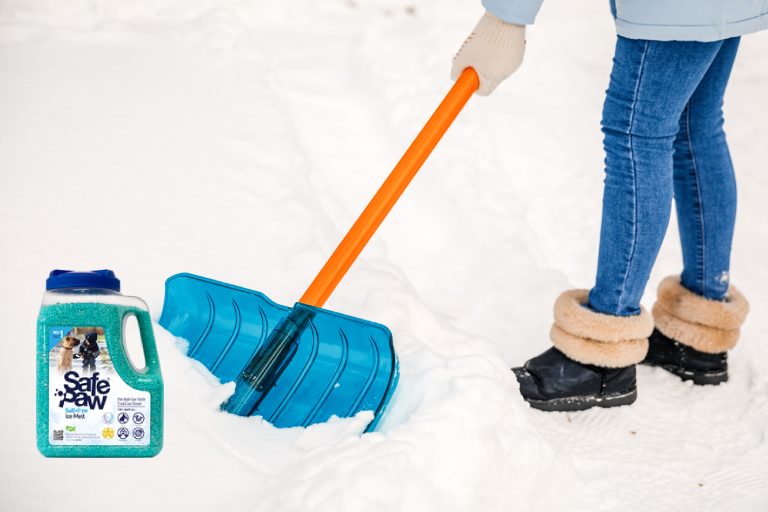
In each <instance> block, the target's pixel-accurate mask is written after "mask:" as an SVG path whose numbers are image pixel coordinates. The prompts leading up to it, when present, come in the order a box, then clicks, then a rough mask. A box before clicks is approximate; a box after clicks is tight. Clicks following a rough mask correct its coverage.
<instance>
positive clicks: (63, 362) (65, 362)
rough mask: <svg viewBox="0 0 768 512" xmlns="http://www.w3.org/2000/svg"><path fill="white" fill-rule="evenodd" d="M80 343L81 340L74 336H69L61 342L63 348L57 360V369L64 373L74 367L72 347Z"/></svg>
mask: <svg viewBox="0 0 768 512" xmlns="http://www.w3.org/2000/svg"><path fill="white" fill-rule="evenodd" d="M78 345H80V340H78V339H77V338H75V337H73V336H67V337H66V338H64V339H63V340H62V342H61V350H59V357H58V360H57V361H56V369H57V370H58V371H59V373H64V372H67V371H69V370H71V369H72V349H73V348H75V347H76V346H78Z"/></svg>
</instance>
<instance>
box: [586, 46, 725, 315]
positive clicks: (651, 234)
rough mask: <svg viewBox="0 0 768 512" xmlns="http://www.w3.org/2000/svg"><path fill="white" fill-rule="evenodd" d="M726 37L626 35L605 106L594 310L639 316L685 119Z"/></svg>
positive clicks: (668, 204) (665, 213) (667, 211)
mask: <svg viewBox="0 0 768 512" xmlns="http://www.w3.org/2000/svg"><path fill="white" fill-rule="evenodd" d="M721 46H722V41H715V42H710V43H702V42H697V41H648V40H638V39H627V38H624V37H621V36H619V38H618V40H617V43H616V54H615V56H614V61H613V70H612V72H611V81H610V86H609V88H608V91H607V96H606V100H605V105H604V107H603V121H602V125H603V133H604V134H605V139H604V145H605V152H606V159H605V165H606V168H605V173H606V178H605V191H604V194H603V217H602V227H601V232H600V253H599V257H598V266H597V279H596V283H595V287H594V288H593V289H592V290H591V291H590V293H589V307H591V308H592V309H594V310H596V311H599V312H602V313H608V314H611V315H619V316H629V315H636V314H639V313H640V299H641V298H642V295H643V292H644V291H645V285H646V284H647V282H648V278H649V276H650V273H651V268H652V267H653V264H654V262H655V261H656V256H657V255H658V252H659V248H660V247H661V242H662V241H663V239H664V234H665V233H666V230H667V225H668V224H669V216H670V213H671V209H672V194H673V154H674V146H673V144H674V141H675V138H676V135H677V133H678V130H679V121H680V116H681V114H682V113H683V110H684V109H685V106H686V105H687V104H688V101H689V100H690V98H691V96H692V95H693V93H694V91H695V90H696V88H697V86H698V85H699V82H700V81H701V80H702V78H703V77H704V75H705V73H706V72H707V70H708V69H709V67H710V65H711V64H712V62H713V61H714V59H715V57H716V56H717V54H718V51H719V49H720V47H721Z"/></svg>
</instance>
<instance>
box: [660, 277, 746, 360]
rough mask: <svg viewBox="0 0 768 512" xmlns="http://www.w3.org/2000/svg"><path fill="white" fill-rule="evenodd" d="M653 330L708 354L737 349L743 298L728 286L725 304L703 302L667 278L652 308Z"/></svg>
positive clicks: (675, 281) (742, 318) (709, 301)
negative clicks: (654, 323) (655, 329)
mask: <svg viewBox="0 0 768 512" xmlns="http://www.w3.org/2000/svg"><path fill="white" fill-rule="evenodd" d="M652 311H653V319H654V320H655V321H656V328H657V329H658V330H659V332H661V333H662V334H663V335H664V336H666V337H668V338H671V339H673V340H675V341H677V342H679V343H682V344H683V345H687V346H689V347H691V348H694V349H696V350H698V351H700V352H705V353H707V354H720V353H723V352H726V351H728V350H730V349H732V348H733V347H735V346H736V342H737V341H739V335H740V334H741V331H740V328H741V325H742V324H743V323H744V320H745V319H746V318H747V313H749V303H748V302H747V299H746V297H744V295H743V294H742V293H741V292H740V291H739V290H737V289H736V287H735V286H733V285H731V287H730V288H729V289H728V298H727V299H726V300H724V301H717V300H711V299H706V298H704V297H702V296H700V295H696V294H695V293H693V292H691V291H690V290H688V289H686V288H685V287H683V285H681V284H680V276H669V277H666V278H664V280H663V281H661V283H660V284H659V291H658V300H657V301H656V304H654V305H653V310H652Z"/></svg>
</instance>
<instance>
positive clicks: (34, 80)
mask: <svg viewBox="0 0 768 512" xmlns="http://www.w3.org/2000/svg"><path fill="white" fill-rule="evenodd" d="M482 12H483V10H482V7H481V6H480V2H479V0H386V1H385V0H280V1H274V0H258V1H255V0H254V1H250V2H237V1H224V0H221V1H213V0H210V1H208V0H196V1H187V2H181V1H177V0H160V1H154V2H151V1H125V0H101V1H98V0H90V1H89V0H68V1H67V2H49V1H44V0H39V1H31V0H7V1H5V2H2V3H1V4H0V190H1V191H2V199H1V200H0V237H2V238H1V239H0V240H1V247H2V249H0V257H1V258H2V260H0V262H1V263H2V270H0V272H1V273H0V290H2V295H1V296H0V325H2V332H3V333H4V334H5V336H4V341H5V343H4V347H5V354H6V357H5V358H4V361H5V363H4V365H3V366H4V368H5V369H4V371H3V372H2V374H1V376H0V379H1V380H0V383H1V384H2V390H3V392H2V397H3V400H2V407H0V425H2V428H1V429H0V509H2V510H9V511H11V510H13V511H16V510H41V511H42V510H45V511H48V510H73V511H74V510H77V511H83V510H106V509H108V510H131V511H135V510H160V509H161V508H162V509H164V510H205V511H208V510H223V511H241V510H265V511H283V510H285V511H288V510H328V511H331V510H332V511H337V510H349V511H361V510H382V511H383V510H414V511H415V510H418V511H430V510H434V511H476V510H478V511H479V510H525V511H533V510H542V511H566V510H567V511H576V510H584V511H587V510H589V511H595V510H617V511H618V510H621V511H627V510H633V511H634V510H649V511H650V510H653V511H658V510H665V511H680V510H696V511H704V510H712V511H715V510H717V511H757V510H766V509H768V442H767V441H766V435H767V434H768V350H767V349H768V291H767V290H768V264H767V263H766V254H767V252H766V251H767V250H768V228H766V221H767V219H768V201H766V200H765V195H766V193H768V169H767V168H766V167H767V166H768V164H766V162H768V145H766V142H765V141H766V140H768V122H766V117H768V94H766V92H768V64H767V63H766V59H765V55H766V53H767V52H768V33H763V34H757V35H751V36H748V37H745V38H744V39H743V41H742V47H741V49H740V55H739V57H738V59H737V61H736V67H735V69H734V71H733V76H732V80H731V85H730V88H729V90H728V94H727V96H726V106H725V110H726V119H727V121H726V129H727V131H728V136H729V141H730V144H731V149H732V153H733V159H734V162H735V166H736V169H737V177H738V180H739V185H740V206H739V217H738V225H737V230H736V240H735V247H734V253H733V264H732V269H733V270H732V276H733V281H734V283H736V284H737V285H738V286H739V287H740V288H741V289H742V290H743V291H744V292H745V294H746V295H747V297H748V298H749V299H750V301H751V306H752V313H751V315H750V317H749V319H748V321H747V324H746V325H745V327H744V330H743V337H742V340H741V342H740V344H739V346H738V347H737V348H736V349H735V350H734V351H733V353H732V356H731V359H730V361H731V380H730V381H729V382H728V383H727V384H723V385H721V386H718V387H707V388H700V387H693V386H691V385H687V384H684V383H682V382H680V381H679V380H677V379H676V378H674V377H672V376H671V375H669V374H667V373H665V372H664V371H662V370H655V369H648V368H640V369H639V375H638V380H639V393H640V396H639V398H638V400H637V402H636V403H635V404H634V405H632V406H630V407H622V408H618V409H613V410H590V411H585V412H581V413H571V414H565V413H555V414H551V413H542V412H539V411H534V410H531V409H530V408H529V407H528V406H527V405H526V404H525V403H524V402H523V400H522V399H521V397H520V395H519V393H518V390H517V384H516V382H515V379H514V377H513V375H512V373H511V372H510V371H509V370H508V367H509V366H510V365H519V364H522V363H523V362H524V361H525V360H526V359H527V358H529V357H531V356H534V355H536V354H538V353H540V352H541V351H543V350H544V349H546V348H547V347H548V346H549V341H548V336H547V335H548V331H549V325H550V323H551V308H552V304H553V301H554V299H555V297H556V296H557V295H558V294H559V293H560V292H561V291H563V290H564V289H566V288H569V287H585V288H586V287H589V286H591V285H592V283H593V279H594V269H595V266H596V260H597V242H598V235H599V222H600V201H601V194H602V179H603V164H602V159H603V152H602V135H601V133H600V127H599V120H600V112H601V107H602V101H603V96H604V91H605V89H606V87H607V84H608V76H609V72H610V67H611V57H612V52H613V45H614V42H615V33H614V28H613V23H612V19H611V17H610V14H609V11H608V5H607V2H605V1H599V2H597V1H595V2H585V1H582V2H574V1H572V0H547V2H545V3H544V8H543V9H542V11H541V13H540V15H539V17H538V21H537V24H536V25H535V26H533V27H532V28H530V29H529V32H528V46H527V48H528V52H527V55H526V62H525V64H524V65H523V67H522V68H521V70H520V71H519V73H518V74H516V75H515V76H514V77H513V78H512V79H510V80H509V81H508V82H506V83H504V84H503V85H502V86H501V87H500V88H499V90H498V91H497V92H496V93H494V94H493V95H492V96H491V97H489V98H473V99H472V100H471V101H470V103H469V104H468V105H467V107H466V109H465V111H464V112H463V113H462V114H461V115H460V116H459V118H458V119H457V121H456V123H455V124H454V126H453V127H452V128H451V130H450V131H449V132H448V134H447V135H446V137H445V139H444V140H443V141H442V143H441V144H440V145H439V146H438V148H437V149H436V151H435V152H434V154H433V155H432V157H431V158H430V160H429V161H428V162H427V164H426V165H425V166H424V168H423V169H422V171H421V172H420V174H419V175H418V176H417V177H416V179H415V180H414V182H413V183H412V185H411V187H410V188H409V190H408V191H407V192H406V193H405V195H404V196H403V198H402V199H401V201H400V203H399V204H398V205H397V206H396V208H395V209H394V210H393V211H392V213H391V215H390V218H389V219H387V221H386V222H385V223H384V225H383V226H382V228H381V230H380V232H379V233H378V234H377V235H376V236H375V237H374V239H373V240H372V241H371V244H370V246H369V247H368V248H367V249H366V250H365V251H364V252H363V254H362V256H361V258H360V260H359V261H358V262H357V263H356V264H355V266H354V267H353V268H352V270H351V271H350V273H349V275H348V276H347V277H346V278H345V279H344V281H343V282H342V284H341V285H340V287H339V288H338V290H337V291H336V292H335V294H334V295H333V296H332V298H331V300H330V301H329V302H328V304H327V305H326V307H327V308H329V309H332V310H336V311H339V312H343V313H346V314H350V315H355V316H359V317H362V318H366V319H369V320H373V321H376V322H381V323H383V324H385V325H387V326H389V327H390V329H391V330H392V331H393V334H394V337H395V343H396V347H397V350H398V353H399V356H400V365H401V371H402V378H401V380H400V386H399V388H398V391H397V394H396V396H395V399H394V402H393V404H392V406H391V410H390V412H389V414H388V416H387V417H386V418H385V420H384V422H383V423H382V429H381V430H382V431H381V432H378V433H373V434H366V435H363V436H360V435H359V433H360V431H361V430H362V428H363V425H364V424H365V422H366V420H367V419H368V418H365V417H360V418H353V419H348V420H343V421H337V422H332V423H328V424H324V425H316V426H313V427H310V428H308V429H299V428H297V429H288V430H278V429H275V428H273V427H271V426H270V425H269V424H266V423H264V422H262V421H261V420H260V419H259V418H238V417H233V416H229V415H225V414H222V413H218V412H217V405H218V404H219V403H220V402H221V401H222V399H223V398H224V397H225V396H226V394H227V393H228V392H229V391H231V388H230V387H228V386H220V385H218V384H217V383H216V382H215V381H213V380H212V379H211V377H210V375H209V374H207V372H205V371H204V370H202V369H201V367H200V366H199V365H198V364H196V363H194V362H193V361H191V360H189V359H187V358H186V357H185V356H184V355H183V352H182V351H181V350H180V349H179V347H183V346H184V342H183V341H182V340H177V339H174V337H173V336H171V335H170V334H168V333H167V332H165V331H164V330H163V329H162V328H160V327H159V326H157V325H156V326H155V332H156V336H157V341H158V343H159V350H160V356H161V365H162V369H163V375H164V380H165V386H166V423H165V447H164V449H163V451H162V453H161V454H160V455H159V456H158V457H156V458H153V459H146V460H128V459H108V460H95V459H93V460H88V459H45V458H43V457H42V456H41V455H40V454H39V453H38V452H37V450H36V447H35V412H34V411H35V406H34V400H35V395H34V387H35V342H34V340H35V322H36V315H37V311H38V308H39V302H40V299H41V296H42V293H43V289H44V280H45V278H46V277H47V273H48V272H49V271H50V270H52V269H54V268H76V269H98V268H105V267H106V268H111V269H113V270H115V271H116V272H117V274H118V276H119V277H120V278H121V280H122V283H123V290H124V292H125V293H127V294H131V295H138V296H141V297H143V298H144V299H145V300H147V302H148V303H149V305H150V307H151V309H152V314H153V318H154V319H155V320H157V319H158V317H159V314H160V311H161V309H162V302H163V282H164V280H165V279H166V278H167V277H168V276H170V275H172V274H175V273H178V272H182V271H184V272H192V273H196V274H200V275H204V276H207V277H211V278H214V279H218V280H221V281H227V282H232V283H236V284H238V285H241V286H245V287H248V288H253V289H257V290H260V291H262V292H264V293H266V294H267V295H269V296H270V297H271V298H272V299H273V300H275V301H277V302H279V303H282V304H286V305H290V304H292V303H293V302H295V301H296V300H297V299H298V298H299V297H300V296H301V294H302V292H303V291H304V289H305V287H306V286H308V284H309V283H310V282H311V280H312V278H313V277H314V275H315V273H316V272H317V271H318V270H319V269H320V267H321V266H322V263H323V262H324V261H325V258H327V257H328V256H329V255H330V253H331V252H332V250H333V249H334V248H335V244H336V243H338V241H339V240H340V238H341V237H342V236H343V234H344V232H345V231H346V229H347V228H348V227H349V226H350V225H351V223H352V222H353V221H354V219H355V218H356V216H357V214H358V213H359V212H360V211H361V210H362V208H363V207H364V206H365V204H366V203H367V201H368V200H369V199H370V197H371V196H372V195H373V193H374V192H375V190H376V189H377V188H378V186H379V185H380V184H381V182H382V181H383V180H384V178H385V177H386V175H387V174H388V173H389V171H390V170H391V168H392V167H393V166H394V165H395V163H396V162H397V160H398V159H399V157H400V156H401V155H402V153H403V152H404V151H405V149H406V148H407V146H408V144H409V143H410V141H411V140H412V139H413V137H414V136H415V135H416V133H417V132H418V130H419V129H420V128H421V126H422V125H423V123H424V122H425V121H426V119H427V118H428V117H429V115H430V114H431V112H432V110H433V109H434V108H435V107H436V106H437V104H438V103H439V101H440V99H441V97H442V96H443V95H444V94H445V93H446V92H447V90H448V89H449V87H450V85H451V84H450V82H449V80H448V74H449V69H450V62H451V58H452V57H453V54H454V53H455V51H456V50H457V48H458V46H460V44H461V43H462V41H463V40H464V38H465V37H466V35H467V34H468V33H469V31H470V30H471V29H472V27H473V26H474V24H475V22H476V20H477V19H479V17H480V16H481V14H482ZM673 223H674V219H673ZM680 259H681V257H680V249H679V241H678V236H677V232H676V228H675V226H674V224H673V225H672V226H671V229H670V231H669V236H668V239H667V241H666V243H665V245H664V247H663V249H662V253H661V255H660V257H659V260H658V263H657V265H656V269H655V270H654V273H653V276H652V279H651V282H650V283H649V286H648V289H647V294H646V297H645V300H644V303H645V305H646V307H649V306H650V305H652V304H653V301H654V299H655V287H656V285H657V283H658V282H659V281H660V280H661V278H662V277H664V276H665V275H668V274H671V273H675V272H679V271H680V269H681V267H680V265H681V263H680Z"/></svg>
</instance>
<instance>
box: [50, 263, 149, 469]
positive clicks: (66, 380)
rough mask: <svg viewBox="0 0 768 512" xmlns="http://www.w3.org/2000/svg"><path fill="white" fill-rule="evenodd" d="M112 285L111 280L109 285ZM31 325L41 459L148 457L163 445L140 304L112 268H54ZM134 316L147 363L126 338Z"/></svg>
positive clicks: (145, 313) (144, 310)
mask: <svg viewBox="0 0 768 512" xmlns="http://www.w3.org/2000/svg"><path fill="white" fill-rule="evenodd" d="M115 282H116V283H115ZM47 288H48V291H46V293H45V295H44V298H43V305H42V307H41V309H40V315H39V317H38V325H37V446H38V449H39V450H40V452H41V453H42V454H43V455H45V456H47V457H152V456H154V455H157V453H158V452H160V450H161V449H162V446H163V380H162V376H161V374H160V365H159V362H158V357H157V348H156V346H155V339H154V335H153V332H152V323H151V321H150V317H149V312H148V311H147V307H146V304H145V303H144V302H143V301H142V300H141V299H139V298H138V297H128V296H124V295H121V294H120V293H119V281H117V278H115V277H114V274H113V273H112V272H111V271H107V270H104V271H95V272H67V271H56V270H55V271H53V272H51V277H50V278H49V279H48V283H47ZM129 316H135V317H136V320H137V322H138V325H139V333H140V335H141V343H142V347H143V349H144V359H145V366H144V368H141V369H136V368H134V366H133V364H132V363H131V360H130V359H129V357H128V354H127V352H126V348H125V343H124V326H125V320H126V318H128V317H129Z"/></svg>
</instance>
